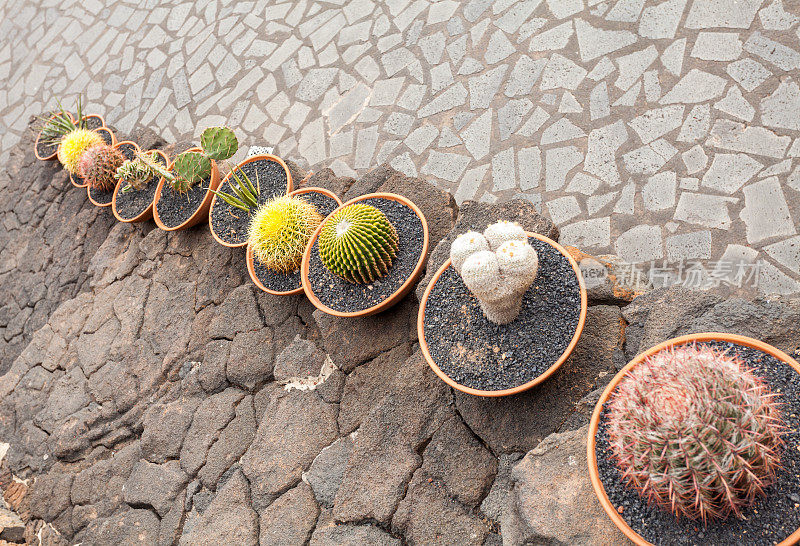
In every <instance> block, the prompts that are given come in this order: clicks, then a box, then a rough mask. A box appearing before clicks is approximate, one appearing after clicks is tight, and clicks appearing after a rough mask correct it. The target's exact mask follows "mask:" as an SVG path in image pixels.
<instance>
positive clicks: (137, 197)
mask: <svg viewBox="0 0 800 546" xmlns="http://www.w3.org/2000/svg"><path fill="white" fill-rule="evenodd" d="M156 161H158V162H159V164H161V165H163V166H164V167H166V166H167V162H166V161H165V160H164V157H163V156H162V155H161V154H156ZM158 180H159V177H158V176H154V177H153V178H151V179H150V182H148V183H147V185H146V186H145V187H144V188H142V189H141V190H139V191H135V190H132V191H129V192H128V193H122V185H120V186H119V189H118V190H117V204H116V207H117V214H119V215H120V216H121V217H122V218H125V219H126V220H127V219H130V218H136V217H137V216H139V215H140V214H141V213H143V212H144V211H145V210H147V207H149V206H150V205H152V204H153V198H154V197H155V195H156V189H158ZM162 191H163V190H162Z"/></svg>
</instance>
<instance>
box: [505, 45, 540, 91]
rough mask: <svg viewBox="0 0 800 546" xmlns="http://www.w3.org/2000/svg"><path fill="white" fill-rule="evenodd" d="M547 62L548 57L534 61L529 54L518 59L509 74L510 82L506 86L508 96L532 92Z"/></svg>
mask: <svg viewBox="0 0 800 546" xmlns="http://www.w3.org/2000/svg"><path fill="white" fill-rule="evenodd" d="M546 64H547V59H536V60H535V61H534V60H532V59H531V58H530V57H529V56H527V55H522V56H521V57H520V58H519V59H517V62H516V64H514V68H513V69H511V74H509V77H508V83H507V84H506V87H505V94H506V96H508V97H516V96H519V95H527V94H528V93H530V91H531V89H532V88H533V85H534V83H536V80H538V79H539V76H540V75H541V73H542V70H544V66H545V65H546Z"/></svg>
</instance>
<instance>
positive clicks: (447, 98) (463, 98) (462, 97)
mask: <svg viewBox="0 0 800 546" xmlns="http://www.w3.org/2000/svg"><path fill="white" fill-rule="evenodd" d="M466 102H467V89H466V88H465V87H464V85H463V84H461V83H457V84H455V85H453V86H452V87H450V88H449V89H447V90H446V91H443V92H442V93H441V94H440V95H439V96H438V97H436V98H435V99H433V100H432V101H431V102H429V103H428V104H426V105H425V106H423V107H422V108H420V110H419V112H418V114H417V116H418V117H420V118H424V117H428V116H432V115H434V114H438V113H440V112H445V111H447V110H452V109H453V108H455V107H456V106H461V105H462V104H465V103H466ZM486 106H488V103H487V105H486Z"/></svg>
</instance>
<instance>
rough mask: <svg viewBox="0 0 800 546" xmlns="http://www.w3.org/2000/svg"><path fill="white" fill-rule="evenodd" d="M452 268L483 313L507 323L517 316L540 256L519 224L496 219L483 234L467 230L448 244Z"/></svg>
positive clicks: (494, 321) (500, 322)
mask: <svg viewBox="0 0 800 546" xmlns="http://www.w3.org/2000/svg"><path fill="white" fill-rule="evenodd" d="M450 260H451V263H452V265H453V268H454V269H455V270H456V272H457V273H458V274H459V275H461V279H462V280H463V281H464V284H465V285H466V286H467V288H468V289H469V291H470V292H472V294H474V295H475V297H476V298H478V302H479V303H480V306H481V310H482V311H483V314H484V316H485V317H486V318H487V319H488V320H489V321H491V322H493V323H495V324H508V323H509V322H512V321H513V320H514V319H516V318H517V316H519V312H520V310H521V309H522V298H523V296H524V295H525V292H527V290H528V288H529V287H530V285H531V284H533V281H534V280H535V279H536V273H537V271H538V269H539V257H538V255H537V254H536V250H534V249H533V247H532V246H531V245H529V244H528V236H527V235H526V234H525V230H523V229H522V228H521V227H520V226H519V225H517V224H514V223H512V222H504V221H501V222H497V223H495V224H492V225H490V226H489V227H487V228H486V230H484V232H483V234H481V233H477V232H475V231H469V232H467V233H463V234H461V235H459V236H458V237H457V238H456V239H455V241H453V244H452V245H451V246H450Z"/></svg>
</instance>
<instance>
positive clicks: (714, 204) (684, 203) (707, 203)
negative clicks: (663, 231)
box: [673, 191, 737, 229]
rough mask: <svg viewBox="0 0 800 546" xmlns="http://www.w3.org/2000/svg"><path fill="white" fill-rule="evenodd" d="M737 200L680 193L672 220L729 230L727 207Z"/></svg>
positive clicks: (729, 220) (701, 194)
mask: <svg viewBox="0 0 800 546" xmlns="http://www.w3.org/2000/svg"><path fill="white" fill-rule="evenodd" d="M736 202H737V199H734V198H731V197H724V196H720V195H707V194H704V193H691V192H688V191H684V192H681V195H680V198H679V199H678V206H677V207H676V208H675V214H674V215H673V218H674V219H675V220H678V221H682V222H687V223H690V224H697V225H700V226H703V227H707V228H716V229H729V228H730V226H731V217H730V213H729V211H728V205H729V204H733V203H736Z"/></svg>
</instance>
